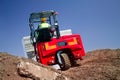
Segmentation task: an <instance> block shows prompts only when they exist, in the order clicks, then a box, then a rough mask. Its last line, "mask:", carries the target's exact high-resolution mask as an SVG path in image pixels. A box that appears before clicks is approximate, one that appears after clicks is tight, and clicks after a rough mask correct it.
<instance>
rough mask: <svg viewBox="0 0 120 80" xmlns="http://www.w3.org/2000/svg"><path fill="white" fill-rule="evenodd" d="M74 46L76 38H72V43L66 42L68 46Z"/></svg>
mask: <svg viewBox="0 0 120 80" xmlns="http://www.w3.org/2000/svg"><path fill="white" fill-rule="evenodd" d="M75 44H77V40H76V38H73V41H71V42H68V45H75Z"/></svg>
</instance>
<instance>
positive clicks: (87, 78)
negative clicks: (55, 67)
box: [63, 49, 120, 80]
mask: <svg viewBox="0 0 120 80" xmlns="http://www.w3.org/2000/svg"><path fill="white" fill-rule="evenodd" d="M78 64H80V66H78V67H74V68H71V69H69V70H67V71H64V72H63V73H65V74H67V75H69V76H71V77H72V78H73V80H120V49H115V50H111V49H102V50H94V51H91V52H88V53H87V55H86V56H85V57H84V60H82V61H78Z"/></svg>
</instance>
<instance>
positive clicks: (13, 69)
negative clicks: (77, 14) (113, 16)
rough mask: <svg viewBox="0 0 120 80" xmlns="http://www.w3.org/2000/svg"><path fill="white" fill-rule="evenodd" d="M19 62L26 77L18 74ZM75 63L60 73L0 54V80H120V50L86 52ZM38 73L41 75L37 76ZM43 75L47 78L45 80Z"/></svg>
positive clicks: (25, 60) (28, 61) (29, 61)
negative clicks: (35, 74) (33, 73)
mask: <svg viewBox="0 0 120 80" xmlns="http://www.w3.org/2000/svg"><path fill="white" fill-rule="evenodd" d="M20 62H24V63H25V64H26V65H25V67H26V68H27V70H25V67H23V64H22V71H26V72H25V74H27V75H21V74H20V73H19V72H18V71H19V69H18V64H19V63H20ZM77 63H78V65H77V66H75V67H72V68H70V69H68V70H66V71H60V70H55V69H52V68H51V67H46V66H43V65H41V64H38V63H37V62H34V61H32V60H29V59H25V58H20V57H16V56H13V55H10V54H8V53H3V52H1V53H0V80H120V49H100V50H94V51H90V52H87V55H86V56H85V57H84V58H83V60H82V61H80V60H79V61H77ZM30 65H31V67H30ZM19 66H21V65H19ZM28 68H29V69H31V68H34V70H33V71H34V72H38V75H37V76H40V78H38V77H36V76H34V75H32V74H31V73H29V74H28V72H29V71H31V70H28ZM36 69H38V71H36ZM41 70H42V71H41ZM39 71H40V72H41V74H39ZM41 75H44V76H41ZM45 75H47V77H48V78H45ZM53 75H56V76H53ZM42 77H43V78H42ZM53 77H54V78H53Z"/></svg>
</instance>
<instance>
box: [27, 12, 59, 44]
mask: <svg viewBox="0 0 120 80" xmlns="http://www.w3.org/2000/svg"><path fill="white" fill-rule="evenodd" d="M56 15H57V12H55V11H53V10H51V11H45V12H39V13H31V15H30V18H29V26H30V30H31V41H32V43H36V42H47V41H50V40H51V39H52V37H53V35H54V31H55V32H56V38H59V37H60V32H59V26H58V23H57V20H56ZM41 18H46V19H47V20H46V21H47V23H49V24H50V25H51V27H50V28H42V29H38V28H35V27H34V26H35V25H37V26H38V24H40V23H41ZM38 34H39V35H38Z"/></svg>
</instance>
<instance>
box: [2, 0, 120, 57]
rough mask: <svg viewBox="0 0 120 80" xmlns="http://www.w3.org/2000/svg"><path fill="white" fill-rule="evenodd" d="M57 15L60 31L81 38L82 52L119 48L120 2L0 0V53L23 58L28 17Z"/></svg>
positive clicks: (27, 30) (106, 0) (116, 0)
mask: <svg viewBox="0 0 120 80" xmlns="http://www.w3.org/2000/svg"><path fill="white" fill-rule="evenodd" d="M46 10H56V11H58V13H59V15H58V21H59V25H60V29H61V30H63V29H72V32H73V33H78V34H80V35H81V37H82V40H83V44H84V48H85V51H86V52H87V51H91V50H95V49H103V48H112V49H113V48H120V36H119V34H120V0H0V52H8V53H10V54H13V55H17V56H24V52H23V46H22V37H23V36H28V35H29V32H30V30H29V23H28V19H29V14H30V13H32V12H40V11H46Z"/></svg>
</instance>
